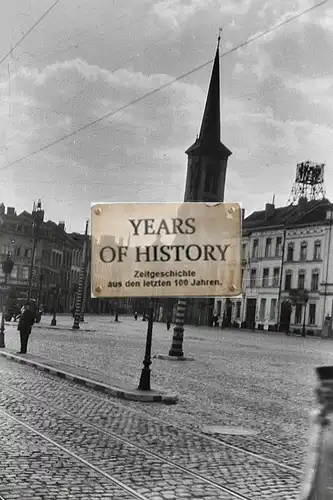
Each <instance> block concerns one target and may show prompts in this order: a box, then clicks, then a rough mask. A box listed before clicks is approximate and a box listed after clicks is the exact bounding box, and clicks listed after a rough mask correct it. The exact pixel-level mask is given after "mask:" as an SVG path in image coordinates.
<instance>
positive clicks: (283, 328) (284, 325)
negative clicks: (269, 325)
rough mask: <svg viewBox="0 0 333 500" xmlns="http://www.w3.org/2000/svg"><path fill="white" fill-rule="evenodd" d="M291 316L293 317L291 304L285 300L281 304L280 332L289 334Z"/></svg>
mask: <svg viewBox="0 0 333 500" xmlns="http://www.w3.org/2000/svg"><path fill="white" fill-rule="evenodd" d="M290 316H291V304H290V302H287V301H285V300H284V301H283V302H282V304H281V313H280V328H279V330H280V332H289V327H290Z"/></svg>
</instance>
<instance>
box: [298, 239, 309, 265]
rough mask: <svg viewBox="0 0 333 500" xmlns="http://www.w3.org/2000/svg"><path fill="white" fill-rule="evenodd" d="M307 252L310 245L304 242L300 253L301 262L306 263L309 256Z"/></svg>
mask: <svg viewBox="0 0 333 500" xmlns="http://www.w3.org/2000/svg"><path fill="white" fill-rule="evenodd" d="M307 250H308V244H307V242H306V241H302V243H301V250H300V253H299V260H301V261H304V260H306V255H307Z"/></svg>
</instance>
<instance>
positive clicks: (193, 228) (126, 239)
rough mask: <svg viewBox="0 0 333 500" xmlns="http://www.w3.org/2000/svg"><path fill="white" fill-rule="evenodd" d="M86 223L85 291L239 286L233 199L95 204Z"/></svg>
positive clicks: (191, 292)
mask: <svg viewBox="0 0 333 500" xmlns="http://www.w3.org/2000/svg"><path fill="white" fill-rule="evenodd" d="M91 227H92V238H91V244H92V252H91V286H92V290H91V293H92V297H93V298H96V297H105V298H111V297H216V296H219V297H221V296H224V297H235V296H237V295H239V294H240V293H241V283H240V282H241V278H240V275H241V271H240V260H241V258H240V257H241V248H240V247H241V208H240V206H239V205H238V204H236V203H215V204H209V203H98V204H93V205H92V207H91Z"/></svg>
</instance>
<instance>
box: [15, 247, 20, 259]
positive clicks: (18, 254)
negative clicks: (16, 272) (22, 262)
mask: <svg viewBox="0 0 333 500" xmlns="http://www.w3.org/2000/svg"><path fill="white" fill-rule="evenodd" d="M20 253H21V247H17V248H16V257H19V256H20Z"/></svg>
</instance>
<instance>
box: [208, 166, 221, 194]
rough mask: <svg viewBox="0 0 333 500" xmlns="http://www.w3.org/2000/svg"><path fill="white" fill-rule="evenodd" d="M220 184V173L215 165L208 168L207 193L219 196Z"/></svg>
mask: <svg viewBox="0 0 333 500" xmlns="http://www.w3.org/2000/svg"><path fill="white" fill-rule="evenodd" d="M218 182H219V172H218V170H217V169H216V168H215V167H214V165H211V164H208V165H207V166H206V175H205V193H211V194H217V189H218Z"/></svg>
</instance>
